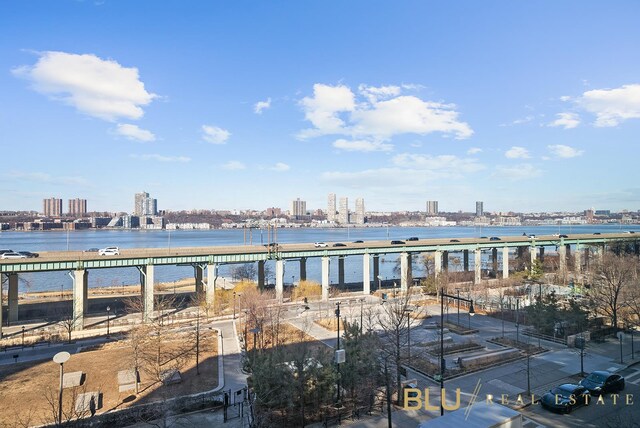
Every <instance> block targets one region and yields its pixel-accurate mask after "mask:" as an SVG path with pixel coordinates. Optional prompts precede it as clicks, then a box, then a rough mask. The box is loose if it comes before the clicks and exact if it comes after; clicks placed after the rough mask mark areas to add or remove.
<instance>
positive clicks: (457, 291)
mask: <svg viewBox="0 0 640 428" xmlns="http://www.w3.org/2000/svg"><path fill="white" fill-rule="evenodd" d="M456 293H457V296H458V325H460V289H459V288H456Z"/></svg>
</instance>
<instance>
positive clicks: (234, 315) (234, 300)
mask: <svg viewBox="0 0 640 428" xmlns="http://www.w3.org/2000/svg"><path fill="white" fill-rule="evenodd" d="M233 319H236V292H235V291H234V292H233Z"/></svg>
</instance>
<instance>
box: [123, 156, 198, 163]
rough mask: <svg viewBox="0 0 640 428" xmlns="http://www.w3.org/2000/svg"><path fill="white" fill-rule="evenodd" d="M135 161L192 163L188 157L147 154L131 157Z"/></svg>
mask: <svg viewBox="0 0 640 428" xmlns="http://www.w3.org/2000/svg"><path fill="white" fill-rule="evenodd" d="M129 156H130V157H132V158H134V159H140V160H143V161H148V160H150V161H156V162H180V163H186V162H191V158H189V157H187V156H163V155H158V154H147V155H135V154H133V155H129Z"/></svg>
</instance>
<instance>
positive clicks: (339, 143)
mask: <svg viewBox="0 0 640 428" xmlns="http://www.w3.org/2000/svg"><path fill="white" fill-rule="evenodd" d="M333 147H335V148H338V149H342V150H346V151H348V152H390V151H392V150H393V145H392V144H385V143H382V142H380V141H367V140H352V141H349V140H344V139H339V140H336V141H334V142H333Z"/></svg>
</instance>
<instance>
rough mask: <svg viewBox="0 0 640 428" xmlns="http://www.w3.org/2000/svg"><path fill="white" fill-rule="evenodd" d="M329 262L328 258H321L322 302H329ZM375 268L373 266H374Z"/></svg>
mask: <svg viewBox="0 0 640 428" xmlns="http://www.w3.org/2000/svg"><path fill="white" fill-rule="evenodd" d="M375 260H376V258H374V261H375ZM330 261H331V258H329V257H323V258H322V300H323V301H325V302H326V301H327V300H329V285H330V282H329V263H330ZM374 267H375V265H374Z"/></svg>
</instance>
